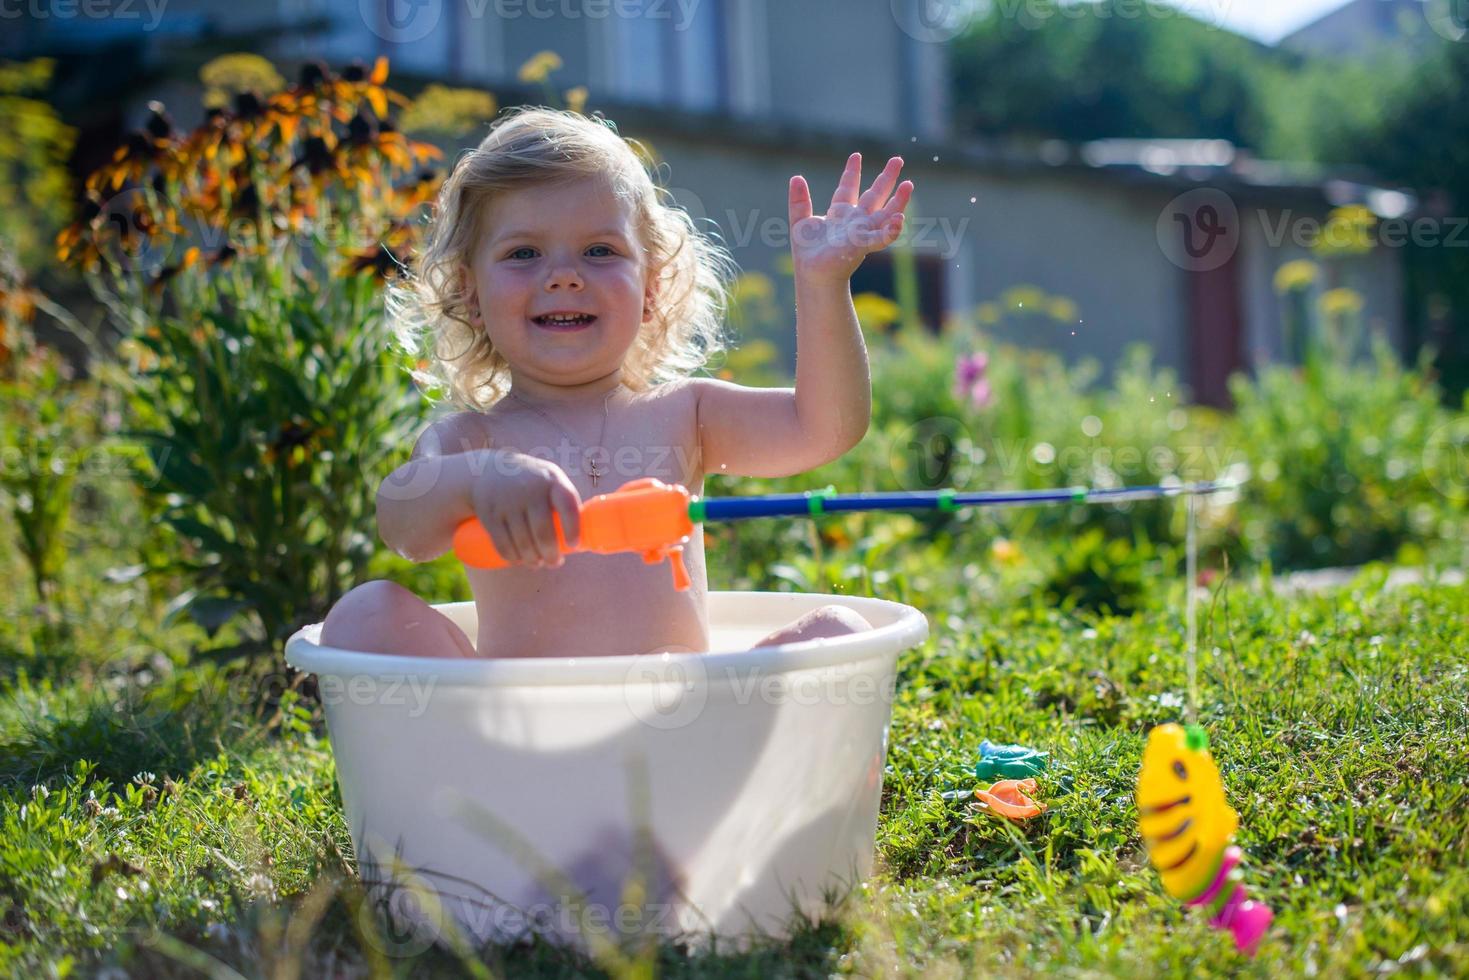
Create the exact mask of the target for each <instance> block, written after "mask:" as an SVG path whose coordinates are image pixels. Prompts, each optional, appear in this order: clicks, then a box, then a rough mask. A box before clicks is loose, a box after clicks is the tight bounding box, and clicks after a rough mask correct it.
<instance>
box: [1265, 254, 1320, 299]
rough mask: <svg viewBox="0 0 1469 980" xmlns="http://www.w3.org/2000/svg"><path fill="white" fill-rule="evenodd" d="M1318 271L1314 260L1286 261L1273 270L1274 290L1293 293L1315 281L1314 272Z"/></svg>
mask: <svg viewBox="0 0 1469 980" xmlns="http://www.w3.org/2000/svg"><path fill="white" fill-rule="evenodd" d="M1318 271H1320V270H1319V269H1318V268H1317V266H1316V263H1315V262H1312V261H1310V260H1308V259H1296V260H1295V261H1294V262H1287V263H1286V264H1285V265H1283V266H1281V267H1280V268H1279V269H1276V270H1275V291H1276V292H1277V293H1293V292H1296V291H1297V290H1300V289H1305V288H1307V287H1308V286H1310V285H1311V284H1312V283H1313V282H1315V281H1316V273H1317V272H1318Z"/></svg>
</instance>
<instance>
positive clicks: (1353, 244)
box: [1315, 204, 1377, 255]
mask: <svg viewBox="0 0 1469 980" xmlns="http://www.w3.org/2000/svg"><path fill="white" fill-rule="evenodd" d="M1376 227H1377V216H1376V215H1375V214H1373V213H1372V212H1371V211H1369V210H1368V209H1367V208H1365V207H1363V206H1362V205H1360V204H1349V205H1347V206H1346V207H1341V208H1336V209H1334V210H1333V211H1332V212H1331V216H1330V217H1329V218H1327V219H1326V227H1324V228H1323V229H1321V238H1320V239H1319V240H1318V241H1317V242H1316V249H1315V251H1316V252H1317V254H1320V255H1364V254H1366V253H1367V252H1370V251H1372V229H1373V228H1376Z"/></svg>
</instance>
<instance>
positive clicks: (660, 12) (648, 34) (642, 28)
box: [613, 2, 677, 104]
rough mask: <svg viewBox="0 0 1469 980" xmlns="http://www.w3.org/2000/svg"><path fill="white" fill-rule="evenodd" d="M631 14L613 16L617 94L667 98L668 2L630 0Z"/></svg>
mask: <svg viewBox="0 0 1469 980" xmlns="http://www.w3.org/2000/svg"><path fill="white" fill-rule="evenodd" d="M628 7H629V8H631V10H634V11H636V12H635V13H633V14H632V15H631V16H627V17H623V16H618V17H615V18H613V19H614V22H615V23H614V30H615V32H616V37H617V55H616V57H617V81H618V86H617V89H618V91H617V94H618V95H619V96H620V97H622V98H624V99H627V100H628V101H630V102H646V103H652V104H659V103H663V102H666V101H667V100H668V96H669V93H670V91H672V89H673V85H672V84H671V78H672V76H673V72H672V67H673V65H672V61H673V59H672V57H671V55H672V54H673V50H672V49H673V43H672V42H673V33H674V32H673V25H674V21H673V20H672V19H671V18H672V16H674V11H675V10H676V9H677V8H676V6H675V5H671V4H662V3H660V4H651V3H647V2H644V3H638V4H629V5H628Z"/></svg>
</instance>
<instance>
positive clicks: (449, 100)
mask: <svg viewBox="0 0 1469 980" xmlns="http://www.w3.org/2000/svg"><path fill="white" fill-rule="evenodd" d="M498 108H499V107H498V105H497V104H496V102H495V97H494V96H493V95H491V94H490V93H488V92H481V91H480V90H478V89H472V88H449V87H448V86H446V85H437V84H435V85H430V86H429V87H428V88H426V89H424V90H423V93H422V94H421V95H419V97H418V98H416V99H414V100H413V104H412V105H410V106H409V107H408V108H407V109H405V110H404V111H403V115H402V117H401V118H400V119H399V125H400V128H402V129H403V131H404V132H408V133H444V134H446V135H448V136H462V135H464V134H465V133H467V132H469V131H470V130H472V129H474V128H475V126H476V125H478V124H479V123H481V122H484V121H485V120H487V119H493V118H494V117H495V112H496V110H497V109H498Z"/></svg>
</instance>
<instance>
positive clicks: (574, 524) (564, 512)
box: [551, 479, 581, 548]
mask: <svg viewBox="0 0 1469 980" xmlns="http://www.w3.org/2000/svg"><path fill="white" fill-rule="evenodd" d="M551 506H552V507H554V508H555V509H556V514H557V516H559V517H560V518H561V536H562V537H563V538H565V539H566V544H567V547H570V548H575V547H576V546H577V545H579V544H580V543H581V495H580V494H578V493H577V492H576V487H574V486H572V485H571V481H570V480H569V479H568V480H566V481H565V482H562V481H560V480H558V481H556V483H554V484H552V486H551Z"/></svg>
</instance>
